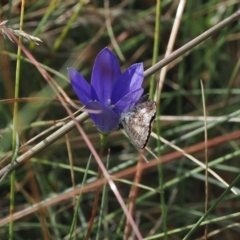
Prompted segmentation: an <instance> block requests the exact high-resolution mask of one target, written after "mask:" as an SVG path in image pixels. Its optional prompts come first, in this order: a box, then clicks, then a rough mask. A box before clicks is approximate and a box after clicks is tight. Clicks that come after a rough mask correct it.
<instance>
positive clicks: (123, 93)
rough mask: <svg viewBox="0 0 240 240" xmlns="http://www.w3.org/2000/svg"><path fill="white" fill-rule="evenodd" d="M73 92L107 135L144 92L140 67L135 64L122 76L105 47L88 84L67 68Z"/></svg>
mask: <svg viewBox="0 0 240 240" xmlns="http://www.w3.org/2000/svg"><path fill="white" fill-rule="evenodd" d="M68 74H69V78H70V81H71V85H72V87H73V90H74V92H75V93H76V94H77V96H78V98H79V99H80V100H81V102H82V104H83V105H84V106H85V108H86V109H87V110H94V111H96V110H97V111H96V112H97V113H93V112H94V111H92V112H91V111H90V113H89V115H90V117H91V118H92V120H93V122H94V124H95V126H96V127H97V128H98V130H99V131H100V132H102V133H103V134H106V133H108V132H110V131H113V130H116V129H117V128H118V125H119V120H120V117H121V114H122V113H125V112H127V111H129V110H131V109H132V108H133V107H134V105H135V104H136V102H137V101H138V100H139V98H140V97H141V95H142V93H143V88H142V87H141V86H142V82H143V78H144V75H143V64H142V63H136V64H133V65H132V66H130V67H129V68H128V69H127V70H126V71H125V72H124V73H121V69H120V65H119V63H118V60H117V58H116V56H115V55H114V54H113V53H112V52H111V51H110V50H109V49H108V48H104V49H103V50H102V51H101V52H100V53H99V54H98V55H97V57H96V59H95V63H94V67H93V71H92V78H91V84H89V83H88V82H87V81H86V80H85V79H84V77H83V76H82V75H81V74H80V73H78V72H77V71H76V70H75V69H74V68H68Z"/></svg>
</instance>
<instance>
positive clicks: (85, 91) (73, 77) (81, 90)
mask: <svg viewBox="0 0 240 240" xmlns="http://www.w3.org/2000/svg"><path fill="white" fill-rule="evenodd" d="M68 76H69V78H70V81H71V85H72V88H73V90H74V92H75V93H76V94H77V96H78V98H79V99H80V100H81V102H82V104H83V105H86V104H87V103H88V102H89V101H91V100H92V99H91V87H90V85H89V84H88V82H87V81H86V80H85V78H84V77H83V76H82V75H81V74H80V73H78V72H77V71H76V70H75V69H74V68H68Z"/></svg>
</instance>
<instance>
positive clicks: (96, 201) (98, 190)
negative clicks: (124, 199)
mask: <svg viewBox="0 0 240 240" xmlns="http://www.w3.org/2000/svg"><path fill="white" fill-rule="evenodd" d="M100 136H101V148H100V153H99V157H100V158H101V159H103V152H104V148H105V146H106V142H107V136H108V135H107V134H101V135H100ZM102 174H103V173H102V170H101V168H100V167H99V166H98V179H101V178H102ZM101 189H102V187H98V188H97V189H96V193H95V198H94V203H93V208H92V213H91V218H90V220H89V224H88V231H87V235H86V237H85V240H88V239H90V235H91V231H92V226H93V223H94V219H95V216H96V213H97V209H98V201H99V196H100V191H101Z"/></svg>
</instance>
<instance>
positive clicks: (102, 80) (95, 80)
mask: <svg viewBox="0 0 240 240" xmlns="http://www.w3.org/2000/svg"><path fill="white" fill-rule="evenodd" d="M120 76H121V69H120V66H119V63H118V60H117V58H116V56H115V55H114V54H113V53H112V52H111V51H110V50H109V49H108V48H104V49H103V50H102V51H101V52H100V53H99V54H98V55H97V57H96V60H95V63H94V67H93V72H92V80H91V84H92V86H93V88H94V89H95V91H96V93H97V96H98V99H99V102H100V103H102V104H103V105H105V106H106V107H108V105H109V100H108V99H111V95H112V90H113V87H114V86H115V83H116V81H117V80H118V78H119V77H120Z"/></svg>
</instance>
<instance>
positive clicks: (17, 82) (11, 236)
mask: <svg viewBox="0 0 240 240" xmlns="http://www.w3.org/2000/svg"><path fill="white" fill-rule="evenodd" d="M24 6H25V0H22V3H21V15H20V30H22V29H23V18H24ZM19 41H20V42H21V37H20V38H19ZM20 69H21V47H20V46H18V50H17V66H16V79H15V92H14V97H15V98H18V97H19V85H20ZM17 115H18V102H17V101H16V102H14V106H13V132H12V152H13V156H14V155H16V153H15V151H16V148H17V142H18V137H17V125H18V117H17ZM13 161H15V160H14V159H13ZM15 175H16V173H15V171H13V172H12V173H11V189H10V216H11V215H12V214H13V213H14V203H15V178H16V176H15ZM13 227H14V221H10V223H9V239H10V240H11V239H14V230H13Z"/></svg>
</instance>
